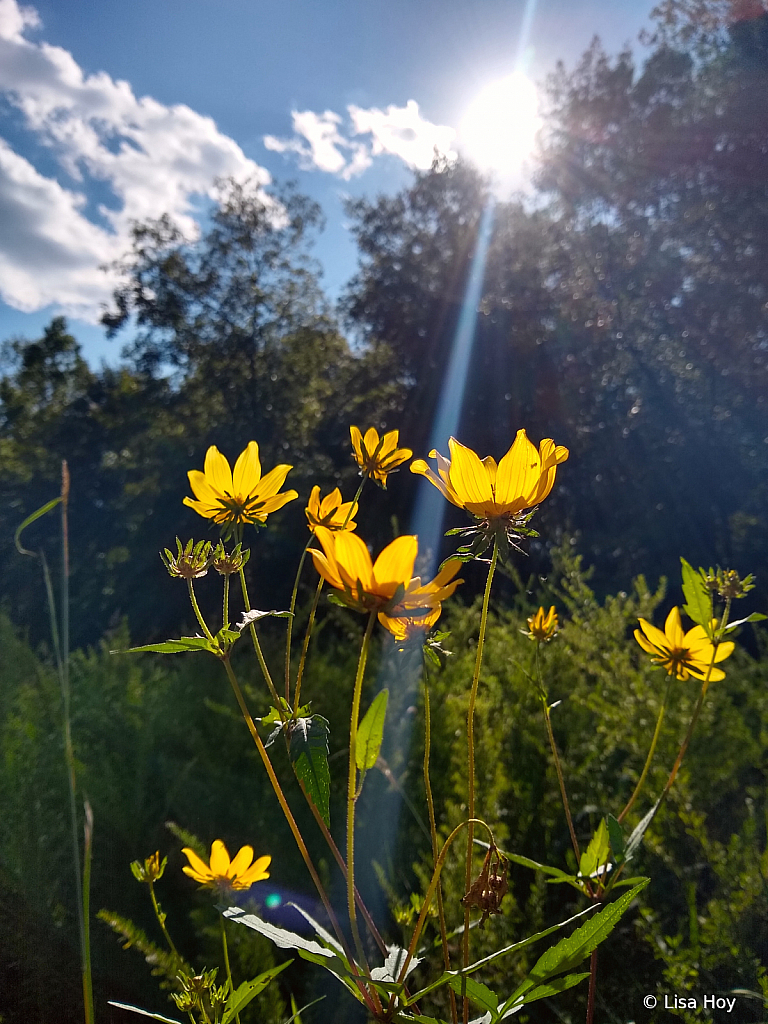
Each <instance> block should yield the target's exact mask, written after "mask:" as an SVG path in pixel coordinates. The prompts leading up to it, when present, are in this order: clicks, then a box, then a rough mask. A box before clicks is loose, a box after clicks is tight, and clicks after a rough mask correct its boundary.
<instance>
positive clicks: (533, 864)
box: [475, 839, 573, 882]
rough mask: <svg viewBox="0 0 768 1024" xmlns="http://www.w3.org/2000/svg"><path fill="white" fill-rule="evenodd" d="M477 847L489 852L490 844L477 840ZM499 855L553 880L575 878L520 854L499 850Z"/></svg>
mask: <svg viewBox="0 0 768 1024" xmlns="http://www.w3.org/2000/svg"><path fill="white" fill-rule="evenodd" d="M475 844H476V845H477V846H482V848H483V849H484V850H487V849H488V848H489V847H488V843H487V842H485V840H483V839H475ZM499 853H500V854H501V855H502V856H503V857H505V858H506V859H507V860H511V861H513V862H514V863H515V864H521V865H522V866H523V867H524V868H531V870H532V871H543V872H544V874H545V875H552V877H553V878H558V879H560V880H561V881H564V882H565V881H568V880H569V879H571V878H573V875H569V874H568V873H567V872H566V871H562V870H561V869H560V868H553V867H550V866H549V864H540V863H539V862H538V861H537V860H531V858H530V857H523V855H522V854H520V853H507V852H506V851H505V850H499Z"/></svg>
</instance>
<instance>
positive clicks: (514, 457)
mask: <svg viewBox="0 0 768 1024" xmlns="http://www.w3.org/2000/svg"><path fill="white" fill-rule="evenodd" d="M540 477H541V458H540V457H539V453H538V451H537V450H536V448H535V447H534V445H532V444H531V442H530V441H529V440H528V437H527V435H526V433H525V431H524V430H518V432H517V436H516V437H515V441H514V444H513V445H512V447H511V448H510V449H509V451H508V452H507V454H506V455H505V456H504V458H503V459H502V460H501V462H500V463H499V469H498V473H497V474H496V501H497V502H498V503H499V504H500V505H508V504H512V503H517V502H519V500H520V499H521V498H525V497H529V496H532V495H533V494H535V492H536V488H537V486H538V484H539V479H540ZM521 507H525V506H521ZM515 511H517V509H515Z"/></svg>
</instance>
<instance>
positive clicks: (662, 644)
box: [635, 619, 669, 653]
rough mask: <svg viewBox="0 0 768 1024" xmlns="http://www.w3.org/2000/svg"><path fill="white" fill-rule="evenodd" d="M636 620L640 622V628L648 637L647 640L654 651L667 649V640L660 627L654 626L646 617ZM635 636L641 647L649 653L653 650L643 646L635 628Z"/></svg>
mask: <svg viewBox="0 0 768 1024" xmlns="http://www.w3.org/2000/svg"><path fill="white" fill-rule="evenodd" d="M637 621H638V622H639V623H640V628H641V629H642V631H643V633H645V636H646V637H647V638H648V641H650V643H651V645H652V646H653V648H654V651H658V652H661V651H666V650H667V649H668V647H669V641H668V640H667V637H666V634H665V633H662V632H661V630H660V629H658V628H657V627H656V626H654V625H653V623H652V622H648V620H647V619H638V620H637ZM635 636H636V637H637V642H638V643H639V644H640V646H641V647H643V648H644V649H645V650H646V651H648V652H649V653H654V651H650V650H649V648H648V647H646V646H645V644H644V643H643V641H642V640H641V639H640V636H639V635H638V631H637V630H635Z"/></svg>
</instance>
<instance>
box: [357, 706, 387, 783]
mask: <svg viewBox="0 0 768 1024" xmlns="http://www.w3.org/2000/svg"><path fill="white" fill-rule="evenodd" d="M388 700H389V690H382V691H381V693H378V694H376V697H375V698H374V700H373V703H372V704H371V706H370V707H369V708H368V710H367V711H366V713H365V714H364V715H363V720H362V722H361V723H360V725H359V726H358V729H357V740H356V746H355V764H356V765H357V767H358V768H359V769H360V771H361V772H365V771H368V770H369V769H370V768H373V766H374V765H375V764H376V759H377V758H378V756H379V751H380V750H381V744H382V742H383V740H384V719H385V718H386V716H387V701H388Z"/></svg>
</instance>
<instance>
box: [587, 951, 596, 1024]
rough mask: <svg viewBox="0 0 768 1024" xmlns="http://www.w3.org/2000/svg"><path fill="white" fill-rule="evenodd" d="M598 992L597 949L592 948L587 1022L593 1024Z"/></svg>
mask: <svg viewBox="0 0 768 1024" xmlns="http://www.w3.org/2000/svg"><path fill="white" fill-rule="evenodd" d="M596 993H597V950H596V949H593V950H592V956H591V957H590V958H589V995H588V996H587V1021H586V1024H592V1020H593V1018H594V1016H595V995H596Z"/></svg>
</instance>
